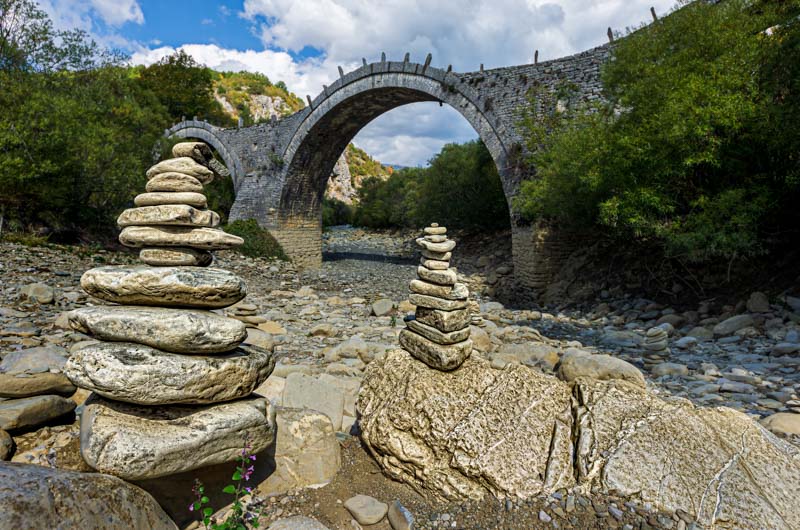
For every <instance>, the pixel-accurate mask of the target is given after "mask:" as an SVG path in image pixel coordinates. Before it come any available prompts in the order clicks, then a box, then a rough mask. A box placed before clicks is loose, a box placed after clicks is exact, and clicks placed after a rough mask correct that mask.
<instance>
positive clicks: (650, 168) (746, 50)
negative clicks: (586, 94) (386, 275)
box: [516, 0, 800, 261]
mask: <svg viewBox="0 0 800 530" xmlns="http://www.w3.org/2000/svg"><path fill="white" fill-rule="evenodd" d="M679 7H681V9H679V10H677V11H676V12H674V13H673V14H671V15H670V16H668V17H665V18H662V19H660V20H659V21H657V22H655V23H653V24H651V25H649V26H647V27H646V28H642V29H639V30H638V31H636V32H634V33H632V34H630V35H628V36H627V37H626V38H624V39H621V40H618V41H617V43H616V45H615V48H614V51H613V57H614V58H613V60H612V61H610V62H609V63H608V64H607V65H606V66H605V68H604V70H603V72H602V76H603V82H604V90H605V94H604V95H605V98H606V100H607V101H606V102H605V103H603V104H598V105H594V106H589V107H587V106H581V105H569V102H570V96H571V92H572V91H571V88H572V87H570V86H563V87H560V90H559V91H558V93H556V94H551V95H549V96H548V95H544V94H543V93H539V92H535V93H533V94H532V105H531V108H530V112H529V114H528V115H527V116H525V120H524V123H525V124H526V125H527V127H528V131H529V133H530V135H529V148H530V150H531V152H533V155H532V159H531V162H532V163H533V164H534V165H535V167H536V168H537V177H536V178H535V179H534V180H531V181H529V182H525V183H524V184H523V186H522V190H521V193H520V195H519V197H518V199H517V202H516V206H517V208H518V209H519V210H520V211H521V212H522V214H523V215H524V216H526V217H527V218H529V219H531V220H536V219H551V220H556V221H558V222H560V223H565V224H570V225H573V226H576V227H584V228H586V229H592V230H596V229H597V228H598V227H599V228H601V229H602V230H603V231H605V232H607V233H609V234H610V235H612V236H614V237H617V238H620V239H623V240H629V238H631V237H633V238H636V239H638V240H651V241H660V242H661V243H662V244H663V246H664V248H665V250H667V251H668V252H669V253H671V254H672V255H674V256H683V257H686V258H688V259H691V260H695V261H703V260H708V259H713V258H726V259H734V258H736V257H741V256H751V255H755V254H758V253H761V252H763V251H765V249H766V248H767V247H768V246H769V244H770V236H771V235H774V234H778V233H785V232H787V231H790V230H794V231H796V229H797V226H798V221H800V217H798V210H797V208H794V207H793V206H794V204H796V203H797V200H798V198H800V196H799V195H800V129H799V128H798V127H797V123H798V117H800V116H799V114H800V94H798V89H800V85H798V83H800V27H799V26H800V23H799V22H798V18H797V16H798V14H800V2H798V1H797V0H793V1H782V2H778V1H757V2H752V1H749V0H727V1H725V2H720V3H712V2H695V3H688V2H687V1H686V0H684V1H682V2H681V4H680V6H679ZM565 102H566V107H567V109H566V110H564V107H565ZM558 103H560V104H558ZM557 109H558V110H557Z"/></svg>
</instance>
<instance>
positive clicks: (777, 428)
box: [760, 412, 800, 436]
mask: <svg viewBox="0 0 800 530" xmlns="http://www.w3.org/2000/svg"><path fill="white" fill-rule="evenodd" d="M760 423H761V425H763V426H764V427H766V428H767V429H769V430H770V431H772V432H778V433H781V434H793V435H795V436H800V414H794V413H792V412H778V413H777V414H773V415H771V416H767V417H766V418H763V419H762V420H761V422H760Z"/></svg>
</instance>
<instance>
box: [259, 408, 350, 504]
mask: <svg viewBox="0 0 800 530" xmlns="http://www.w3.org/2000/svg"><path fill="white" fill-rule="evenodd" d="M276 421H277V435H276V439H275V448H274V451H275V453H274V459H275V469H274V470H273V471H272V473H271V474H270V475H269V476H268V477H267V478H266V480H265V481H264V482H262V483H260V484H259V485H258V491H259V492H260V493H262V494H264V495H277V494H283V493H286V492H287V491H291V490H296V489H298V488H307V487H319V486H323V485H325V484H327V483H328V482H330V481H331V480H332V479H333V477H334V475H336V472H337V471H339V467H340V466H341V449H340V447H339V441H338V440H337V439H336V430H335V429H334V428H333V424H332V423H331V420H330V419H329V418H328V416H326V415H325V414H322V413H321V412H317V411H314V410H310V409H296V408H286V407H277V414H276Z"/></svg>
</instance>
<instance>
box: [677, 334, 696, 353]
mask: <svg viewBox="0 0 800 530" xmlns="http://www.w3.org/2000/svg"><path fill="white" fill-rule="evenodd" d="M696 345H697V338H695V337H692V336H691V335H688V336H686V337H681V338H680V339H678V340H676V341H675V346H676V347H677V348H680V349H682V350H687V349H689V348H691V347H693V346H696Z"/></svg>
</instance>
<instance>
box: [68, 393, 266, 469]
mask: <svg viewBox="0 0 800 530" xmlns="http://www.w3.org/2000/svg"><path fill="white" fill-rule="evenodd" d="M85 407H86V408H85V409H84V412H83V414H82V416H81V454H82V455H83V458H84V460H86V463H87V464H89V465H90V466H91V467H92V468H93V469H96V470H97V471H100V472H101V473H109V474H111V475H115V476H118V477H120V478H123V479H125V480H144V479H149V478H157V477H162V476H165V475H172V474H175V473H179V472H181V471H189V470H192V469H197V468H201V467H205V466H210V465H212V464H220V463H223V462H232V461H234V460H236V458H237V457H238V456H239V455H240V454H241V451H242V441H243V440H244V438H245V436H247V437H248V439H249V440H250V442H251V444H252V449H251V450H252V452H253V453H259V452H261V451H263V450H265V449H266V448H267V447H268V446H269V445H270V444H271V443H272V441H273V439H274V436H275V411H274V408H273V406H272V404H271V403H269V401H268V400H266V399H264V398H260V397H255V398H246V399H241V400H238V401H231V402H228V403H219V404H216V405H208V406H202V407H191V406H172V407H143V406H138V405H130V404H127V403H119V402H114V401H107V400H105V399H103V398H100V397H98V396H96V395H93V396H92V397H90V398H89V399H88V400H87V401H86V405H85Z"/></svg>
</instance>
